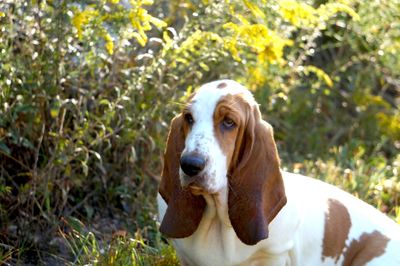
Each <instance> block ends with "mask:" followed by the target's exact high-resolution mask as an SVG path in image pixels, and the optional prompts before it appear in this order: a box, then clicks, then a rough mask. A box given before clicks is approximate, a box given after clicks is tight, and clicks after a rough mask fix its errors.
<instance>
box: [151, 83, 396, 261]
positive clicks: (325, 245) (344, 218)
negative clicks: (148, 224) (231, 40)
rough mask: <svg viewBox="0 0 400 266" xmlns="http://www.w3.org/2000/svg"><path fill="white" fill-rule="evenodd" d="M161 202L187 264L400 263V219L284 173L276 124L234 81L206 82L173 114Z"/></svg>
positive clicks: (166, 230)
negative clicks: (269, 121) (180, 110)
mask: <svg viewBox="0 0 400 266" xmlns="http://www.w3.org/2000/svg"><path fill="white" fill-rule="evenodd" d="M158 206H159V218H160V221H161V226H160V231H161V232H162V233H163V234H164V235H165V236H167V237H169V238H172V243H173V245H174V247H175V249H176V252H177V255H178V257H179V259H180V261H181V264H182V265H191V266H192V265H204V266H222V265H246V266H248V265H300V266H314V265H380V266H389V265H400V225H399V224H397V223H395V222H394V221H393V220H391V219H390V218H388V217H387V216H385V215H384V214H382V213H381V212H379V211H378V210H377V209H375V208H373V207H372V206H370V205H368V204H366V203H365V202H363V201H361V200H359V199H357V198H356V197H354V196H352V195H350V194H348V193H346V192H344V191H342V190H340V189H338V188H336V187H334V186H331V185H329V184H326V183H323V182H321V181H318V180H316V179H312V178H309V177H305V176H302V175H298V174H292V173H287V172H284V171H281V170H280V160H279V157H278V153H277V149H276V145H275V141H274V138H273V130H272V127H271V126H270V125H269V124H268V123H267V122H265V121H264V120H262V118H261V114H260V111H259V108H258V104H257V102H256V101H255V100H254V98H253V96H252V94H251V92H250V91H248V90H247V89H246V88H245V87H243V86H242V85H240V84H238V83H237V82H235V81H231V80H220V81H214V82H211V83H208V84H205V85H203V86H201V87H200V88H199V89H198V90H197V92H195V93H194V94H193V95H192V96H191V97H190V98H189V101H188V103H187V105H186V106H185V107H184V108H183V111H182V113H181V114H179V115H178V116H176V117H175V118H174V119H173V120H172V123H171V127H170V133H169V136H168V140H167V147H166V151H165V155H164V168H163V172H162V178H161V183H160V187H159V196H158Z"/></svg>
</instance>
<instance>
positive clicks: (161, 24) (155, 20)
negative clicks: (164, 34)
mask: <svg viewBox="0 0 400 266" xmlns="http://www.w3.org/2000/svg"><path fill="white" fill-rule="evenodd" d="M150 22H151V23H152V24H154V25H155V26H156V27H158V28H164V27H166V26H167V23H165V22H164V21H163V20H161V19H158V18H155V17H152V16H150Z"/></svg>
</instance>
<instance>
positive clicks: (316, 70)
mask: <svg viewBox="0 0 400 266" xmlns="http://www.w3.org/2000/svg"><path fill="white" fill-rule="evenodd" d="M303 72H304V73H305V74H306V75H309V73H310V72H311V73H314V74H315V75H316V76H317V77H318V78H319V79H321V80H323V81H324V82H325V84H326V85H328V87H330V88H332V86H333V81H332V79H331V78H330V77H329V75H328V74H326V73H325V71H323V70H322V69H320V68H318V67H316V66H305V67H304V70H303Z"/></svg>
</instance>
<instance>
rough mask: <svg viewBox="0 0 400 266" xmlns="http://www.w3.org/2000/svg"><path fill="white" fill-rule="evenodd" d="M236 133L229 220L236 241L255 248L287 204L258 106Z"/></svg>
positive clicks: (271, 139)
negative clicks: (235, 163)
mask: <svg viewBox="0 0 400 266" xmlns="http://www.w3.org/2000/svg"><path fill="white" fill-rule="evenodd" d="M246 120H247V121H246V123H245V124H244V125H242V128H241V129H240V130H239V135H238V139H239V140H240V141H237V143H236V146H237V147H236V149H237V150H238V154H237V155H234V157H236V158H237V165H236V167H235V169H231V175H230V178H229V196H228V205H229V218H230V220H231V223H232V226H233V228H234V230H235V232H236V234H237V236H238V237H239V239H240V240H241V241H242V242H243V243H245V244H247V245H255V244H256V243H258V242H259V241H261V240H263V239H265V238H267V237H268V225H269V223H270V222H271V221H272V220H273V219H274V217H275V216H276V215H277V214H278V212H279V211H280V210H281V209H282V208H283V206H284V205H285V204H286V195H285V188H284V184H283V179H282V176H281V172H280V167H279V157H278V152H277V149H276V145H275V141H274V137H273V129H272V127H271V125H269V124H268V123H267V122H265V121H263V120H262V119H261V114H260V111H259V109H258V106H252V107H249V111H248V112H247V119H246Z"/></svg>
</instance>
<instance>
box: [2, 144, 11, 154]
mask: <svg viewBox="0 0 400 266" xmlns="http://www.w3.org/2000/svg"><path fill="white" fill-rule="evenodd" d="M0 151H1V152H3V153H5V154H7V155H10V154H11V150H10V148H8V146H7V145H6V144H5V143H4V142H0Z"/></svg>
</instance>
